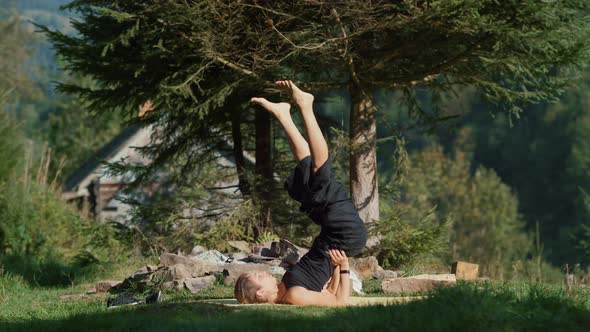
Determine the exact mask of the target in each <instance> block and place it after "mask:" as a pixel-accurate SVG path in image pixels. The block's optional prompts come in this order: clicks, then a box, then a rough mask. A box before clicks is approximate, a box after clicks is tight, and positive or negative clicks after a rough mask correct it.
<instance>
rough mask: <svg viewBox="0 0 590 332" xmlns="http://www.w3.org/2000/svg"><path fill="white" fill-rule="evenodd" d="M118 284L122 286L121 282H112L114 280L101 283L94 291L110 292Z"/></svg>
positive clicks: (97, 284) (98, 283)
mask: <svg viewBox="0 0 590 332" xmlns="http://www.w3.org/2000/svg"><path fill="white" fill-rule="evenodd" d="M118 284H120V282H119V281H112V280H104V281H99V282H97V283H96V285H95V286H94V289H95V291H96V292H97V293H103V292H108V291H109V290H110V289H111V288H113V287H114V286H116V285H118Z"/></svg>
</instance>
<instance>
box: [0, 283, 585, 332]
mask: <svg viewBox="0 0 590 332" xmlns="http://www.w3.org/2000/svg"><path fill="white" fill-rule="evenodd" d="M88 288H90V285H88V284H87V285H77V286H73V287H69V288H54V289H51V288H38V287H31V286H28V285H26V284H25V283H24V282H22V281H20V280H19V279H18V278H8V277H0V331H44V332H48V331H61V332H63V331H86V330H100V331H127V330H137V331H224V330H228V331H233V330H236V331H238V330H239V331H265V330H273V331H274V330H281V331H297V332H303V331H305V330H308V329H309V330H330V331H332V330H333V331H454V332H456V331H590V290H588V289H587V288H577V289H575V290H574V291H571V292H567V291H566V290H565V289H564V288H562V287H559V286H550V285H528V284H523V283H506V284H502V283H487V284H479V285H473V284H459V285H458V286H457V287H454V288H446V289H440V290H438V291H435V292H434V293H432V294H431V296H430V297H429V298H428V299H425V300H419V301H415V302H410V303H406V304H402V305H394V306H372V307H348V308H318V307H291V306H286V305H282V306H243V307H224V306H220V305H213V304H199V303H195V302H196V300H197V299H198V298H195V297H194V296H193V295H191V294H188V293H184V292H179V293H173V294H165V295H164V302H163V303H162V304H159V305H140V306H134V307H126V308H115V309H107V308H106V305H105V299H106V295H104V294H103V295H88V296H82V295H81V294H84V292H85V290H86V289H88ZM230 295H231V288H229V287H223V286H215V287H214V288H211V289H208V290H206V291H204V292H203V293H202V294H201V295H200V296H199V298H223V297H228V296H230Z"/></svg>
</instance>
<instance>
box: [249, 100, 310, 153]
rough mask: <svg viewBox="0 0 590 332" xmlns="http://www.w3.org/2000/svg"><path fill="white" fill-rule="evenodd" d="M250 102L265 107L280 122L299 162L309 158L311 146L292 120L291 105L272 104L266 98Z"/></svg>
mask: <svg viewBox="0 0 590 332" xmlns="http://www.w3.org/2000/svg"><path fill="white" fill-rule="evenodd" d="M250 101H251V102H253V103H255V104H258V105H260V106H262V107H264V108H265V109H266V110H267V111H269V112H270V113H271V114H273V115H274V116H275V118H277V120H279V123H280V124H281V126H282V127H283V129H284V130H285V134H287V140H288V141H289V146H290V147H291V152H293V156H294V157H295V159H296V160H297V161H300V160H302V159H303V158H305V157H307V156H309V154H310V151H309V145H308V144H307V141H306V140H305V138H303V136H302V135H301V133H300V132H299V130H298V129H297V126H295V123H294V122H293V119H292V118H291V113H290V109H291V105H289V104H287V103H271V102H270V101H268V100H266V99H265V98H252V99H250Z"/></svg>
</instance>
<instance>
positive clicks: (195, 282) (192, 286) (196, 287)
mask: <svg viewBox="0 0 590 332" xmlns="http://www.w3.org/2000/svg"><path fill="white" fill-rule="evenodd" d="M214 281H215V276H206V277H199V278H186V279H184V281H183V284H184V287H186V289H188V290H189V291H190V292H191V293H193V294H197V293H198V292H199V291H200V290H201V289H203V288H206V287H209V286H210V285H212V284H213V282H214Z"/></svg>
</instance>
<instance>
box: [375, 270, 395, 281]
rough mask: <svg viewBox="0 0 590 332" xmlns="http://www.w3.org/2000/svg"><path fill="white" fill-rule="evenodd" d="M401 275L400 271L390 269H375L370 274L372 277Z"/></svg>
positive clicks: (383, 277) (385, 277)
mask: <svg viewBox="0 0 590 332" xmlns="http://www.w3.org/2000/svg"><path fill="white" fill-rule="evenodd" d="M401 275H402V272H401V271H391V270H383V269H380V270H377V271H375V272H373V274H372V275H371V276H372V277H373V278H374V279H387V278H399V277H400V276H401Z"/></svg>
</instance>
